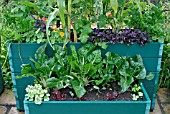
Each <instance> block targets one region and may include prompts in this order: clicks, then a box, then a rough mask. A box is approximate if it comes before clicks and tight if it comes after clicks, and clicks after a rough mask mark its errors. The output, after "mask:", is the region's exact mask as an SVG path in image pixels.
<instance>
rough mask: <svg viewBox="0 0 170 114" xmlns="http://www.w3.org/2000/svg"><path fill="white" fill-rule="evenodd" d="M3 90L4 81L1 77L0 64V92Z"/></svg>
mask: <svg viewBox="0 0 170 114" xmlns="http://www.w3.org/2000/svg"><path fill="white" fill-rule="evenodd" d="M3 90H4V81H3V77H2V69H1V64H0V94H1V93H2V92H3Z"/></svg>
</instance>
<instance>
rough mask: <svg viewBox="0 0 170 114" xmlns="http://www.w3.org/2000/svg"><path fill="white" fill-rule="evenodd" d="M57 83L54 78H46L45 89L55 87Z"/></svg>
mask: <svg viewBox="0 0 170 114" xmlns="http://www.w3.org/2000/svg"><path fill="white" fill-rule="evenodd" d="M58 81H59V79H57V78H55V77H52V78H48V79H47V80H46V84H47V87H48V88H53V87H56V85H57V82H58Z"/></svg>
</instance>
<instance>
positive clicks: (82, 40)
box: [78, 33, 89, 44]
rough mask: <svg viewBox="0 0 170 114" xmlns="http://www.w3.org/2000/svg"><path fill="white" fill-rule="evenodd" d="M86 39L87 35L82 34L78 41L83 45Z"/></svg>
mask: <svg viewBox="0 0 170 114" xmlns="http://www.w3.org/2000/svg"><path fill="white" fill-rule="evenodd" d="M88 38H89V35H87V34H83V33H82V34H81V35H80V37H79V38H78V39H79V40H80V41H81V43H83V44H85V43H86V42H87V40H88Z"/></svg>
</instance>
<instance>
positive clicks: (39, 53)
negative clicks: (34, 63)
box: [35, 44, 47, 59]
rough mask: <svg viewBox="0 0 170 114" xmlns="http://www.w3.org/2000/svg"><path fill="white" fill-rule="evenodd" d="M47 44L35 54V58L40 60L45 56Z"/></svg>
mask: <svg viewBox="0 0 170 114" xmlns="http://www.w3.org/2000/svg"><path fill="white" fill-rule="evenodd" d="M46 46H47V45H46V44H44V45H42V46H40V47H39V48H38V49H37V51H36V53H35V58H36V59H38V58H42V55H45V48H46Z"/></svg>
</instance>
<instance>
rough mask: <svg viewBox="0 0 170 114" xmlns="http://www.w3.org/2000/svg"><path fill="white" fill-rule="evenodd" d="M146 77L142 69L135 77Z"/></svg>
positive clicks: (144, 70)
mask: <svg viewBox="0 0 170 114" xmlns="http://www.w3.org/2000/svg"><path fill="white" fill-rule="evenodd" d="M145 77H146V69H145V68H143V69H142V70H141V71H140V73H139V74H138V75H137V76H136V78H137V79H144V78H145Z"/></svg>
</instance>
